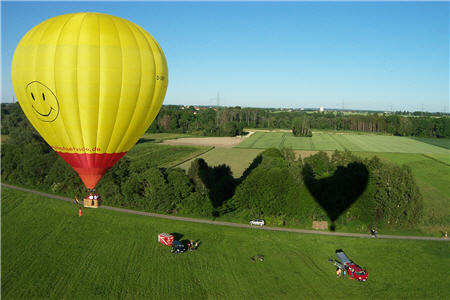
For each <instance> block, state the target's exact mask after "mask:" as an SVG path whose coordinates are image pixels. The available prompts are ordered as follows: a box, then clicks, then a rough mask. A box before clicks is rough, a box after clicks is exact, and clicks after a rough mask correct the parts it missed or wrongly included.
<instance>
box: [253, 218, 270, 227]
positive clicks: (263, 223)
mask: <svg viewBox="0 0 450 300" xmlns="http://www.w3.org/2000/svg"><path fill="white" fill-rule="evenodd" d="M265 224H266V222H265V221H264V220H262V219H256V220H251V221H250V225H258V226H263V225H265Z"/></svg>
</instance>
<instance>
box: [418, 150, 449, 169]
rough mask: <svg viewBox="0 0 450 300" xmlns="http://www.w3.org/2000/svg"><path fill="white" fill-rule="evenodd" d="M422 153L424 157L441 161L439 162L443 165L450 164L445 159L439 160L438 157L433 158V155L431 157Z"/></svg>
mask: <svg viewBox="0 0 450 300" xmlns="http://www.w3.org/2000/svg"><path fill="white" fill-rule="evenodd" d="M422 155H423V156H424V157H426V158H429V159H431V160H434V161H436V162H438V163H441V164H444V165H446V166H449V167H450V164H448V163H446V162H445V161H442V160H440V159H437V158H435V157H432V156H428V155H427V154H425V153H422Z"/></svg>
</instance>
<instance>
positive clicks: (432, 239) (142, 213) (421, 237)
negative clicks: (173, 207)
mask: <svg viewBox="0 0 450 300" xmlns="http://www.w3.org/2000/svg"><path fill="white" fill-rule="evenodd" d="M2 187H6V188H10V189H14V190H18V191H22V192H27V193H32V194H36V195H40V196H43V197H46V198H52V199H57V200H62V201H66V202H73V201H74V200H73V199H71V198H68V197H63V196H58V195H52V194H48V193H44V192H40V191H36V190H32V189H27V188H23V187H18V186H15V185H10V184H6V183H2ZM100 208H102V209H106V210H112V211H117V212H122V213H128V214H134V215H141V216H148V217H154V218H160V219H169V220H176V221H183V222H193V223H203V224H211V225H219V226H228V227H239V228H247V229H248V228H251V229H254V230H270V231H283V232H293V233H304V234H316V235H331V236H342V237H359V238H372V237H371V236H370V235H369V234H362V233H350V232H330V231H317V230H309V229H296V228H283V227H270V226H264V227H255V226H251V225H248V224H240V223H232V222H224V221H213V220H205V219H195V218H188V217H179V216H169V215H163V214H157V213H150V212H143V211H137V210H131V209H126V208H119V207H112V206H106V205H102V206H101V207H100ZM377 238H378V239H397V240H424V241H444V242H448V241H450V240H449V239H443V238H437V237H426V236H403V235H384V234H378V235H377Z"/></svg>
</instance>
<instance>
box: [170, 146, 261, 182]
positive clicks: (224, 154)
mask: <svg viewBox="0 0 450 300" xmlns="http://www.w3.org/2000/svg"><path fill="white" fill-rule="evenodd" d="M262 151H263V150H262V149H239V148H214V149H213V150H211V151H208V152H206V153H204V154H202V155H200V156H198V158H203V159H204V160H205V161H206V163H207V164H208V165H209V166H217V165H221V164H226V165H227V166H229V167H230V168H231V170H232V172H233V177H235V178H239V177H241V176H242V173H244V171H245V169H247V168H248V167H249V166H250V164H251V163H252V161H253V159H254V158H255V157H256V156H257V155H258V154H259V153H261V152H262ZM191 162H192V160H189V161H187V162H184V163H182V164H181V165H178V166H177V167H179V168H182V169H184V170H186V171H187V170H188V169H189V168H190V167H191Z"/></svg>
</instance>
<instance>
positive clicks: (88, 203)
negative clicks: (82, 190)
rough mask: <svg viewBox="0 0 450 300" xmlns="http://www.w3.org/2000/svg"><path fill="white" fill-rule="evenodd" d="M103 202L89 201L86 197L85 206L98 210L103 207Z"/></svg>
mask: <svg viewBox="0 0 450 300" xmlns="http://www.w3.org/2000/svg"><path fill="white" fill-rule="evenodd" d="M101 202H102V201H101V200H100V199H89V198H87V197H86V198H84V201H83V205H84V207H91V208H98V207H99V206H100V205H101Z"/></svg>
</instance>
